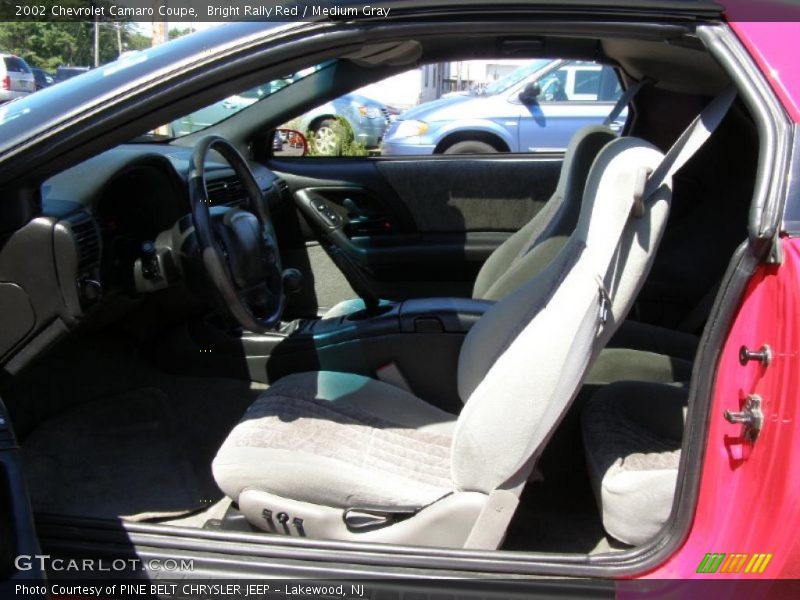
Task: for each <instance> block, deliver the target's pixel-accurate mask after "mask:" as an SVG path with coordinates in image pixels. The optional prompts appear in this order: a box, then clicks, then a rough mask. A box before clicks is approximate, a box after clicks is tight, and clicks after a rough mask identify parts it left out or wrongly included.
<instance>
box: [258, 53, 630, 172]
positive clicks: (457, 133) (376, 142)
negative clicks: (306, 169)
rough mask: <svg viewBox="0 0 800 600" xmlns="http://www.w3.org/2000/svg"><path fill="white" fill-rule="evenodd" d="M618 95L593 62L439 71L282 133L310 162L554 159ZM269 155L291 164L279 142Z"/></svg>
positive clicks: (367, 90)
mask: <svg viewBox="0 0 800 600" xmlns="http://www.w3.org/2000/svg"><path fill="white" fill-rule="evenodd" d="M621 92H622V90H621V88H620V85H619V81H618V78H617V74H616V71H615V70H614V69H613V68H612V67H608V66H604V65H601V64H598V63H593V62H585V61H574V60H569V61H565V60H560V59H557V58H556V59H554V58H537V59H529V60H509V59H497V60H470V61H457V62H449V63H437V64H428V65H423V66H421V67H420V68H418V69H413V70H410V71H407V72H405V73H402V74H400V75H395V76H393V77H390V78H388V79H384V80H382V81H378V82H376V83H373V84H370V85H368V86H366V87H364V88H361V89H358V90H354V91H353V92H351V93H349V94H345V95H343V96H340V97H338V98H336V99H334V100H331V101H329V102H325V103H324V104H321V105H320V106H318V107H317V108H315V109H314V110H311V111H308V112H306V113H304V114H301V115H298V116H296V117H295V118H293V119H291V120H290V121H288V122H287V123H285V124H283V125H282V129H290V130H295V131H299V132H300V133H302V134H303V136H305V137H306V140H307V141H308V149H309V152H308V154H307V155H306V156H307V157H309V158H310V159H314V158H317V157H330V156H354V157H376V156H381V157H391V156H416V157H419V158H423V157H425V156H430V155H436V154H496V153H513V152H520V153H529V152H538V151H539V150H548V151H552V150H554V149H561V148H566V147H567V146H568V145H569V141H570V139H571V138H572V136H573V134H574V133H575V132H576V131H577V130H578V129H580V128H582V127H585V126H587V125H594V124H599V123H602V121H603V119H604V118H605V117H606V115H607V114H608V113H609V111H610V110H611V104H613V102H615V101H616V100H617V98H619V96H620V94H621ZM284 135H285V134H284ZM273 151H274V152H275V154H276V155H280V156H293V155H294V156H296V154H297V152H296V149H295V147H294V146H292V145H291V144H288V143H286V141H285V139H283V138H281V137H280V136H276V138H275V142H274V146H273Z"/></svg>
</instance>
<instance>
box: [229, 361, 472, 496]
mask: <svg viewBox="0 0 800 600" xmlns="http://www.w3.org/2000/svg"><path fill="white" fill-rule="evenodd" d="M455 421H456V416H455V415H451V414H449V413H446V412H444V411H441V410H439V409H438V408H436V407H434V406H432V405H430V404H428V403H427V402H424V401H423V400H421V399H419V398H417V397H416V396H413V395H412V394H409V393H408V392H405V391H404V390H401V389H400V388H396V387H394V386H391V385H389V384H386V383H383V382H380V381H376V380H373V379H369V378H367V377H363V376H361V375H355V374H351V373H339V372H332V371H320V372H309V373H297V374H294V375H290V376H288V377H284V378H282V379H280V380H279V381H278V382H276V383H275V384H274V385H273V386H272V387H270V388H269V390H267V391H266V392H265V393H264V394H263V395H262V396H261V397H259V398H258V399H257V400H256V401H255V402H254V403H253V405H252V406H251V407H250V408H249V409H248V410H247V412H246V413H245V415H244V417H243V418H242V420H241V421H240V422H239V424H238V425H236V427H234V429H233V431H231V433H230V435H229V436H228V438H227V439H226V441H225V442H224V444H223V445H222V447H221V448H220V450H219V452H218V453H217V456H216V458H215V459H214V463H213V471H214V477H215V480H216V482H217V484H218V485H219V487H220V488H221V489H222V490H223V491H224V492H225V493H226V494H227V495H228V496H229V497H230V498H232V499H233V500H237V499H238V497H239V495H240V494H241V493H242V492H244V491H246V490H260V491H265V492H270V493H273V494H277V495H279V496H283V497H286V498H291V499H293V500H298V501H302V502H309V503H313V504H319V505H322V506H331V507H339V508H352V507H364V506H380V507H394V506H404V507H407V506H413V507H422V506H426V505H428V504H430V503H432V502H434V501H435V500H437V499H439V498H441V497H443V496H445V495H447V494H449V493H451V492H452V491H453V487H452V482H451V477H450V445H451V442H452V432H453V428H454V426H455Z"/></svg>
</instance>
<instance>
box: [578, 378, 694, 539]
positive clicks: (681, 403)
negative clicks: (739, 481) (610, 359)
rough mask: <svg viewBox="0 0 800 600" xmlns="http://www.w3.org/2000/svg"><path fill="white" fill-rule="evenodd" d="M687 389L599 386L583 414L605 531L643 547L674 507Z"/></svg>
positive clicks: (636, 384) (632, 384)
mask: <svg viewBox="0 0 800 600" xmlns="http://www.w3.org/2000/svg"><path fill="white" fill-rule="evenodd" d="M687 397H688V391H687V390H686V388H685V387H683V386H680V385H663V384H655V383H643V382H633V381H625V382H619V383H614V384H611V385H608V386H606V387H603V388H601V389H600V390H599V391H598V392H597V393H596V394H595V395H594V396H592V398H591V399H590V400H589V401H588V402H587V404H586V407H585V409H584V412H583V415H582V426H583V437H584V445H585V449H586V461H587V466H588V470H589V476H590V478H591V480H592V486H593V488H594V492H595V496H596V498H597V500H598V504H599V507H600V512H601V516H602V520H603V527H604V528H605V530H606V532H607V533H608V534H609V535H611V536H612V537H614V538H616V539H617V540H619V541H621V542H624V543H626V544H631V545H639V544H642V543H644V542H647V541H648V540H650V539H652V538H653V537H654V536H656V535H657V534H658V532H659V531H660V530H661V528H662V527H663V525H664V523H665V522H666V520H667V518H668V517H669V514H670V511H671V509H672V501H673V497H674V495H675V484H676V481H677V476H678V462H679V460H680V448H681V439H682V437H683V428H684V422H685V411H686V400H687Z"/></svg>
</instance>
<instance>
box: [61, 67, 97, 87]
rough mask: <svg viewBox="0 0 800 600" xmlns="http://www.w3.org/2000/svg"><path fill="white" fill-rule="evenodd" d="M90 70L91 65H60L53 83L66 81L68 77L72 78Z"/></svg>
mask: <svg viewBox="0 0 800 600" xmlns="http://www.w3.org/2000/svg"><path fill="white" fill-rule="evenodd" d="M88 70H89V67H58V68H57V69H56V75H55V77H54V78H53V83H60V82H62V81H66V80H67V79H72V78H73V77H76V76H77V75H82V74H83V73H86V71H88Z"/></svg>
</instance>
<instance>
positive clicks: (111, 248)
mask: <svg viewBox="0 0 800 600" xmlns="http://www.w3.org/2000/svg"><path fill="white" fill-rule="evenodd" d="M192 152H193V148H190V147H181V146H172V145H168V144H124V145H121V146H119V147H117V148H114V149H112V150H109V151H107V152H105V153H103V154H100V155H98V156H96V157H93V158H91V159H89V160H87V161H85V162H83V163H81V164H79V165H76V166H74V167H72V168H70V169H68V170H66V171H63V172H62V173H59V174H58V175H56V176H54V177H52V178H50V179H48V180H47V181H45V182H44V183H43V184H42V187H41V213H40V215H39V216H38V217H37V218H35V219H33V220H32V221H31V222H30V223H29V224H28V225H27V226H25V227H23V228H22V229H21V230H19V231H18V232H16V233H15V234H14V236H13V237H12V238H11V239H9V240H6V241H5V249H4V253H3V256H4V259H3V260H2V261H0V280H5V281H17V282H21V285H12V284H8V285H4V286H0V302H2V303H3V304H4V305H6V306H12V305H13V306H18V307H20V310H19V311H13V312H15V313H16V316H13V315H11V314H10V313H9V314H7V316H8V321H9V322H8V323H5V321H6V319H5V318H3V319H0V320H2V321H3V322H2V323H0V328H4V330H5V334H4V335H0V358H2V357H5V356H8V355H9V354H13V351H14V349H15V348H18V347H21V346H22V344H23V343H24V342H25V343H27V342H30V339H31V338H32V337H36V336H37V335H46V336H47V337H48V339H50V341H52V338H53V337H54V336H55V337H60V335H61V334H62V333H65V332H66V331H68V330H69V329H70V328H72V327H73V326H74V325H76V324H77V323H78V322H80V321H81V319H82V318H83V317H84V316H86V315H87V314H88V313H89V312H90V311H93V310H94V309H95V308H97V307H99V306H100V305H102V304H103V303H104V302H107V301H108V299H109V298H112V297H114V296H115V295H119V293H120V292H121V293H128V292H133V293H134V294H135V292H136V289H135V286H134V265H135V263H136V261H137V259H138V258H140V257H141V255H142V250H143V244H146V243H147V242H152V241H153V240H155V239H156V237H157V236H158V235H159V233H161V232H164V231H168V230H170V229H172V228H173V227H174V226H175V224H176V223H177V222H179V221H180V220H181V219H184V218H186V216H187V215H188V214H190V212H191V210H190V205H189V196H188V188H187V179H188V172H189V165H190V159H191V155H192ZM250 168H251V169H252V171H253V174H254V175H255V178H256V181H257V183H258V185H259V187H260V189H261V190H262V192H263V197H264V199H265V201H266V202H268V203H269V205H270V208H271V209H272V208H275V209H277V205H278V204H279V203H280V202H281V201H282V199H283V198H284V197H285V193H286V190H285V184H282V182H281V180H279V179H278V178H277V177H276V175H275V174H273V173H272V172H271V171H270V170H269V169H267V168H266V167H264V166H263V165H260V164H258V163H250ZM205 172H206V184H207V189H208V193H209V201H210V204H211V205H227V206H233V205H238V204H244V203H246V202H247V200H246V196H245V193H244V189H243V187H242V185H241V182H240V181H239V180H238V177H237V176H236V175H235V173H234V171H233V169H231V168H230V167H229V166H228V164H227V163H226V162H224V160H223V159H222V158H221V157H218V156H217V157H215V155H214V154H213V153H212V154H211V155H210V156H209V162H207V163H206V168H205ZM44 244H46V246H47V247H49V248H50V249H51V252H46V251H43V248H44V247H45V246H44ZM6 257H7V258H6ZM53 275H54V276H53ZM32 292H34V293H32ZM40 298H43V299H46V300H39V299H40ZM4 325H8V327H4ZM15 359H16V357H15ZM15 359H12V360H15ZM12 367H13V365H12Z"/></svg>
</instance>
